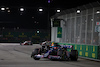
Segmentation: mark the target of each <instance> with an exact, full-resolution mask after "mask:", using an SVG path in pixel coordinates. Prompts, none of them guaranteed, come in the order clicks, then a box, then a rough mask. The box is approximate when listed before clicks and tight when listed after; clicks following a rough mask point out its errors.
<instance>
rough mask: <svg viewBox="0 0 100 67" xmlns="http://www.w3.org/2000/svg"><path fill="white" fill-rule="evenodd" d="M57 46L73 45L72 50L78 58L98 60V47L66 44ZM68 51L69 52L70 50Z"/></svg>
mask: <svg viewBox="0 0 100 67" xmlns="http://www.w3.org/2000/svg"><path fill="white" fill-rule="evenodd" d="M58 45H73V49H75V50H78V55H79V56H81V57H87V58H92V59H100V46H96V45H80V44H68V43H58ZM68 51H70V49H69V50H68Z"/></svg>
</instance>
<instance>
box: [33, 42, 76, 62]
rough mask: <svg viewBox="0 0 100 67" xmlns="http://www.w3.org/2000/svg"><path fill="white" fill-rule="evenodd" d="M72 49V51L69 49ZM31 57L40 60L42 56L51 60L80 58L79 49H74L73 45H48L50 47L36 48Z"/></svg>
mask: <svg viewBox="0 0 100 67" xmlns="http://www.w3.org/2000/svg"><path fill="white" fill-rule="evenodd" d="M68 49H71V51H68ZM31 57H32V58H34V59H35V60H39V59H40V58H48V59H50V60H74V61H77V59H78V51H77V50H73V46H72V45H57V43H56V44H55V45H54V46H50V47H48V49H44V47H42V48H36V49H35V50H34V51H33V52H32V54H31Z"/></svg>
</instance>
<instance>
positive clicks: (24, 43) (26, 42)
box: [20, 41, 32, 45]
mask: <svg viewBox="0 0 100 67" xmlns="http://www.w3.org/2000/svg"><path fill="white" fill-rule="evenodd" d="M20 45H32V42H31V41H25V42H23V43H20Z"/></svg>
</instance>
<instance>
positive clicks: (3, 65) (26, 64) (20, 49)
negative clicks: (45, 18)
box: [0, 43, 100, 67]
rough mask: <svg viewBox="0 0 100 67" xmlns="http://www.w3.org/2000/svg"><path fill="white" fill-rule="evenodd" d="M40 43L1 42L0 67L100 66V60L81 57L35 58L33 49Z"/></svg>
mask: <svg viewBox="0 0 100 67" xmlns="http://www.w3.org/2000/svg"><path fill="white" fill-rule="evenodd" d="M38 47H41V46H40V45H39V44H33V45H32V46H31V45H30V46H21V45H20V44H19V43H14V44H13V43H9V44H8V43H0V67H100V62H96V61H90V60H86V59H82V58H79V59H78V61H51V60H49V59H44V58H42V59H40V60H34V59H33V58H31V52H32V51H33V49H35V48H38Z"/></svg>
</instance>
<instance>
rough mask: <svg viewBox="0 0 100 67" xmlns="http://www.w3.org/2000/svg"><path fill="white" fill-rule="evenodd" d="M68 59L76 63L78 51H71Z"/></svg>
mask: <svg viewBox="0 0 100 67" xmlns="http://www.w3.org/2000/svg"><path fill="white" fill-rule="evenodd" d="M70 58H71V60H72V61H77V59H78V51H77V50H72V51H71V54H70Z"/></svg>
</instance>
